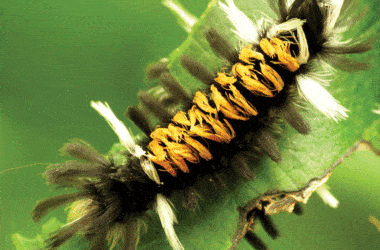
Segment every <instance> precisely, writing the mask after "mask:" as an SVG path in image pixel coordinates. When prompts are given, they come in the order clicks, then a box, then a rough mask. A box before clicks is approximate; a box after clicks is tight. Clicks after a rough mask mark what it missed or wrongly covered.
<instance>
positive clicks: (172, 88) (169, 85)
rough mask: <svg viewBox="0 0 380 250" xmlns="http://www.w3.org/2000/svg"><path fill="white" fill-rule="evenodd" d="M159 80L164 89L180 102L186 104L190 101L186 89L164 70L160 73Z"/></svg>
mask: <svg viewBox="0 0 380 250" xmlns="http://www.w3.org/2000/svg"><path fill="white" fill-rule="evenodd" d="M160 81H161V83H162V85H163V86H164V87H165V89H166V90H167V91H168V92H169V93H170V94H171V95H172V96H173V97H175V98H178V100H180V101H181V102H183V103H185V104H188V103H192V98H191V97H190V95H189V94H187V93H186V91H185V90H184V89H183V88H182V87H181V85H179V83H178V82H177V81H176V80H175V79H174V78H173V76H172V75H170V74H169V73H168V72H165V73H163V74H162V75H161V77H160Z"/></svg>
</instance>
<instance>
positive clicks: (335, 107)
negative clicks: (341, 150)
mask: <svg viewBox="0 0 380 250" xmlns="http://www.w3.org/2000/svg"><path fill="white" fill-rule="evenodd" d="M296 80H297V84H298V90H299V92H300V94H301V96H303V97H304V98H305V99H306V100H307V101H309V102H310V103H311V104H312V105H313V106H314V107H316V108H317V109H318V110H320V111H321V112H322V113H323V114H324V115H326V116H327V117H329V118H331V119H333V120H334V121H336V122H338V120H341V119H346V118H347V117H348V115H347V114H346V112H347V111H348V109H346V108H345V107H343V106H342V105H340V104H339V102H338V101H337V100H335V99H334V97H333V96H332V95H331V94H330V93H329V92H327V91H326V90H325V89H324V88H323V87H322V86H321V85H320V84H319V82H318V81H316V80H315V79H313V78H311V77H307V76H303V75H298V76H296Z"/></svg>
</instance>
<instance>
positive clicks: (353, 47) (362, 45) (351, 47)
mask: <svg viewBox="0 0 380 250" xmlns="http://www.w3.org/2000/svg"><path fill="white" fill-rule="evenodd" d="M374 42H375V39H373V38H372V39H368V40H365V41H362V42H358V43H354V44H343V45H338V46H334V44H333V45H330V46H329V45H327V46H324V48H323V53H326V54H355V53H364V52H367V51H369V50H371V49H372V45H373V43H374Z"/></svg>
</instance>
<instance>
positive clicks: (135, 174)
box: [32, 0, 373, 249]
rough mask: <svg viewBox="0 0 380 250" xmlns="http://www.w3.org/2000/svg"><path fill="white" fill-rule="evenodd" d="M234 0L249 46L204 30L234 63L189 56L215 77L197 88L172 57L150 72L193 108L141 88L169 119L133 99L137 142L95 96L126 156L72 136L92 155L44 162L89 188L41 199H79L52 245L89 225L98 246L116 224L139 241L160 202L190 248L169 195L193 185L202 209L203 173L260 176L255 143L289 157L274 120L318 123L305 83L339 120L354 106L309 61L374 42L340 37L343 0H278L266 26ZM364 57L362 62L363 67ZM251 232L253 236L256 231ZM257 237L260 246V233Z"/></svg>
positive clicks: (76, 152) (163, 215)
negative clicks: (250, 155) (121, 158)
mask: <svg viewBox="0 0 380 250" xmlns="http://www.w3.org/2000/svg"><path fill="white" fill-rule="evenodd" d="M226 3H227V4H225V3H222V2H219V3H218V4H219V6H220V8H221V9H222V10H223V11H224V12H225V13H226V15H227V17H228V18H229V19H230V20H231V22H232V24H233V25H234V28H235V30H234V32H235V33H236V34H237V35H238V36H239V38H240V39H241V41H242V42H243V43H244V44H243V46H242V47H241V48H240V49H239V50H236V49H235V48H234V46H232V45H231V44H229V43H228V42H227V41H226V39H224V38H223V37H222V36H221V35H220V34H218V32H217V31H216V30H215V29H213V28H211V29H209V30H208V31H207V32H206V33H205V36H206V38H207V40H208V42H209V44H210V47H211V48H212V49H213V50H214V52H215V53H216V54H218V55H220V56H221V57H223V58H224V59H226V60H227V61H228V62H229V63H230V67H228V68H223V69H221V70H220V71H219V72H217V73H216V74H213V73H211V72H209V71H208V70H207V69H206V67H205V66H204V65H202V64H201V63H199V62H197V61H196V60H195V59H194V58H191V57H190V56H188V55H182V56H181V63H182V66H183V67H184V68H186V69H187V70H188V72H189V73H190V74H191V75H193V76H194V77H196V78H198V79H200V80H201V81H203V82H204V83H205V84H206V86H207V87H206V88H205V89H204V90H200V91H198V92H197V93H196V94H195V95H194V97H190V95H189V94H188V93H187V92H186V91H184V90H183V89H182V88H181V86H180V84H178V83H177V82H176V80H175V79H174V78H173V77H172V76H171V74H170V70H169V69H168V67H167V65H166V63H165V62H163V63H159V64H157V65H155V66H153V67H152V68H151V69H150V72H149V74H151V76H152V77H160V78H161V82H162V84H163V85H164V87H166V89H167V90H168V92H170V93H171V94H172V95H173V96H174V97H177V99H179V100H181V102H182V103H183V105H184V107H185V108H184V111H177V112H176V113H175V114H174V115H172V114H171V113H170V111H168V110H167V109H166V108H165V107H164V106H162V105H161V104H160V103H157V101H155V100H154V98H153V97H152V96H150V95H149V94H147V93H145V92H142V93H140V95H139V98H140V100H141V102H142V104H143V105H144V107H145V108H146V109H147V110H149V111H150V113H152V114H154V115H155V116H156V117H157V118H158V119H159V120H160V121H161V124H160V126H158V127H156V128H155V129H154V130H153V129H151V125H150V124H149V122H148V120H149V119H148V118H147V117H146V116H144V114H143V112H142V110H141V109H140V108H139V107H136V106H132V107H129V108H128V111H127V116H128V117H129V118H130V119H131V120H132V121H134V122H135V124H136V125H137V126H138V127H139V128H140V129H141V130H142V131H143V132H144V133H145V134H146V135H147V136H148V137H149V138H150V139H149V140H145V141H141V142H140V143H135V142H134V141H133V139H132V137H131V135H130V134H129V132H128V130H127V128H126V127H125V126H124V125H123V123H122V122H121V121H120V120H118V118H116V116H115V115H114V114H113V113H112V111H111V109H110V107H109V106H108V105H107V104H103V103H101V102H92V103H91V105H92V107H93V108H95V109H96V110H97V111H98V112H99V113H100V114H101V115H102V116H103V117H104V118H105V119H106V120H107V122H108V123H109V124H110V126H111V127H112V128H113V130H114V131H115V133H116V134H117V135H118V137H119V139H120V142H121V144H122V145H123V146H124V147H125V154H126V155H127V162H126V163H124V164H122V165H118V164H115V162H114V161H113V160H112V159H109V158H107V157H105V156H103V155H101V154H99V153H98V152H97V151H96V150H95V149H93V148H92V147H91V146H90V145H88V144H87V143H85V142H83V141H79V140H77V141H73V142H71V143H69V144H66V145H65V146H64V148H63V149H62V150H63V151H64V152H66V153H68V154H70V155H72V156H73V157H75V158H78V159H82V160H85V161H86V162H87V163H81V162H76V161H69V162H66V163H63V164H57V165H55V166H54V167H53V168H50V169H49V170H47V171H46V172H45V176H46V177H47V179H48V180H49V182H50V183H52V184H56V185H61V186H66V187H75V188H77V189H79V190H80V191H79V192H77V193H72V194H64V195H59V196H55V197H52V198H50V199H47V200H44V201H41V202H40V203H39V204H38V205H37V206H36V207H35V208H34V210H33V213H32V217H33V219H34V220H35V221H37V220H39V219H41V218H42V217H43V216H44V215H45V214H46V213H47V212H48V211H49V210H51V209H54V208H56V207H58V206H61V205H63V204H68V203H73V202H74V204H75V206H73V209H72V212H71V215H72V219H71V221H70V222H69V223H68V224H66V225H65V226H64V227H62V228H61V229H60V230H58V231H57V232H56V233H55V234H54V235H53V236H52V237H51V238H50V239H49V240H48V242H47V247H48V248H50V249H53V248H56V247H59V246H60V245H62V244H63V243H64V242H65V241H66V240H68V239H69V238H71V237H72V236H73V235H74V234H75V233H77V232H81V233H83V234H84V235H85V236H86V237H87V238H88V239H89V240H90V244H91V247H92V248H93V249H104V248H106V246H107V244H106V241H107V239H108V238H109V237H112V236H110V235H112V233H113V232H116V231H117V232H119V234H118V235H119V236H118V237H116V238H117V240H120V238H122V240H121V243H120V244H121V245H120V247H121V249H135V248H136V247H137V244H138V240H139V232H140V230H141V227H142V223H143V222H142V221H143V218H144V216H145V215H146V212H147V211H148V210H149V209H153V208H154V209H155V210H156V211H157V213H158V215H159V217H160V220H161V223H162V225H163V228H164V231H165V233H166V235H167V238H168V240H169V243H170V245H171V246H172V247H173V249H184V248H183V246H182V244H181V242H180V240H179V239H178V237H177V236H176V234H175V231H174V226H173V224H174V223H175V222H176V217H175V214H174V211H173V209H172V205H171V203H170V201H169V199H168V197H170V196H171V195H172V194H173V193H174V192H176V191H179V190H190V192H188V194H189V199H188V200H187V201H186V202H187V203H186V206H187V207H188V208H189V209H193V208H194V207H196V203H197V201H196V194H195V191H194V190H193V189H192V187H193V186H194V185H195V184H196V183H197V182H198V181H199V180H200V179H202V178H204V177H208V178H209V177H210V176H212V175H213V174H215V173H218V172H220V171H223V170H225V169H235V170H237V171H238V172H239V171H240V173H241V175H243V176H245V177H247V178H254V171H252V170H251V169H250V168H249V167H247V164H245V162H244V160H242V159H241V158H240V157H238V156H239V154H240V153H241V152H252V151H253V149H252V148H253V145H256V146H258V147H259V148H260V150H261V151H263V152H265V153H266V154H267V155H268V156H269V157H270V158H271V159H272V160H273V161H275V162H280V161H281V158H282V157H281V153H280V151H279V149H278V148H277V146H276V142H275V139H274V138H273V136H272V134H271V132H270V131H269V130H268V127H270V125H271V123H272V120H275V119H276V117H278V116H281V117H282V118H283V119H284V120H286V121H287V122H288V123H289V124H290V125H291V126H292V127H293V128H294V129H296V130H297V131H298V132H299V133H301V134H307V133H308V132H309V131H310V129H311V128H310V127H309V125H308V123H307V121H306V120H305V119H304V118H303V117H302V116H301V115H300V114H299V113H298V111H297V108H296V106H295V105H294V104H293V99H295V98H296V96H297V95H296V94H297V91H298V92H299V93H300V95H301V96H303V97H304V98H305V99H306V100H308V101H309V102H310V103H311V104H312V105H314V106H315V107H316V108H317V109H319V110H320V111H321V112H322V113H324V114H325V115H326V116H328V117H330V118H332V119H334V120H336V121H337V120H339V119H343V118H345V117H346V116H347V114H346V111H347V109H345V108H344V107H342V106H341V105H340V104H339V103H338V102H337V101H335V99H334V98H333V97H332V96H331V95H330V94H329V93H328V92H327V91H326V90H325V89H324V88H323V87H321V86H320V85H319V84H318V81H317V80H316V79H315V78H313V77H311V76H310V75H312V73H313V64H310V63H323V62H324V61H325V62H327V63H329V64H331V65H332V66H336V67H339V68H343V69H346V70H349V69H352V68H353V67H354V66H353V65H352V64H350V63H346V64H342V62H343V61H344V62H348V61H347V59H345V58H344V57H342V56H343V55H344V54H352V53H362V52H366V51H368V50H370V49H371V44H372V42H373V41H372V40H368V41H361V42H355V43H352V42H351V43H349V42H340V41H339V40H337V39H338V38H337V36H336V33H335V29H336V27H335V26H336V23H337V19H338V17H339V13H340V12H341V9H342V6H343V4H344V1H317V0H295V1H292V2H291V3H287V2H286V1H285V0H279V1H278V2H277V3H273V4H272V5H273V8H274V10H276V11H277V13H278V17H279V18H278V20H277V21H276V22H274V23H272V25H271V27H269V28H265V29H264V30H259V29H258V28H257V27H256V26H255V25H254V24H253V23H252V22H251V21H250V20H249V19H248V18H247V17H246V16H245V15H244V13H243V12H241V11H240V10H239V9H238V8H237V7H236V6H235V4H234V2H233V1H232V0H227V1H226ZM325 64H326V63H325ZM365 66H366V64H359V63H358V64H356V67H357V68H358V69H362V68H364V67H365ZM120 232H121V233H120ZM247 237H248V238H250V239H252V238H254V236H253V235H252V233H248V232H247ZM111 241H112V240H111ZM253 246H254V247H260V246H259V243H257V240H256V243H253ZM111 248H112V247H111Z"/></svg>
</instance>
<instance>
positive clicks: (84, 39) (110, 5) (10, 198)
mask: <svg viewBox="0 0 380 250" xmlns="http://www.w3.org/2000/svg"><path fill="white" fill-rule="evenodd" d="M182 3H183V5H184V6H185V7H186V8H187V9H188V10H189V11H190V12H191V13H193V14H194V15H196V16H200V15H201V13H202V12H203V11H204V10H205V9H206V7H207V4H208V1H207V0H197V1H191V2H185V1H182ZM368 4H369V6H370V10H369V12H370V13H371V14H372V15H373V16H374V17H375V16H377V15H376V14H374V13H380V12H379V11H378V6H379V4H378V3H370V2H369V3H368ZM0 24H1V25H0V70H1V72H0V74H1V75H0V84H1V85H0V87H1V88H0V105H1V106H0V110H1V113H0V136H1V138H0V147H1V148H0V157H1V158H0V172H1V174H0V249H15V246H14V245H13V244H12V238H11V237H12V236H11V235H12V234H14V233H20V234H21V235H23V236H25V237H29V238H33V237H35V236H36V235H37V234H39V233H40V232H41V225H42V224H43V223H45V222H46V221H47V219H44V220H43V221H42V222H40V223H38V224H34V223H33V222H32V220H31V218H30V211H31V210H32V208H33V206H34V204H35V203H36V201H37V200H40V199H43V198H45V197H50V196H51V195H52V192H51V191H52V187H49V186H46V185H45V180H44V179H43V178H42V177H41V173H42V172H43V171H44V170H45V168H46V166H47V164H48V163H56V162H63V161H65V160H67V159H68V158H66V157H62V156H59V154H58V150H59V149H60V148H61V147H62V145H63V143H65V142H67V141H68V140H69V139H71V138H81V139H84V140H86V141H88V142H89V143H90V144H92V145H93V146H94V147H95V148H96V149H98V150H99V152H101V153H106V152H107V151H108V150H109V149H110V147H111V146H112V144H113V143H114V142H116V141H117V137H116V136H115V135H114V133H113V131H112V130H111V129H110V128H109V126H108V125H107V123H106V122H105V121H104V120H103V118H101V117H100V116H99V115H98V114H97V113H96V112H95V111H94V110H92V109H91V108H90V101H91V100H101V101H107V102H108V103H109V104H110V106H111V107H112V109H113V111H114V112H115V114H117V116H118V117H119V118H122V114H124V112H125V109H126V107H127V106H129V105H132V104H137V98H136V94H137V92H138V90H140V89H148V88H149V87H151V86H152V85H151V84H150V83H147V82H146V81H145V80H144V70H145V68H146V66H147V65H148V64H149V63H150V62H154V61H156V60H158V59H160V58H162V57H166V56H168V55H169V53H170V52H171V51H172V50H174V49H175V48H176V47H178V46H179V45H180V44H181V43H182V42H183V41H184V40H185V38H186V37H187V34H186V33H185V32H184V31H183V30H182V29H181V28H180V27H179V26H178V25H177V22H176V19H175V17H174V16H172V14H171V13H170V11H169V10H167V9H166V8H165V7H164V6H162V5H161V3H160V1H158V0H154V1H153V0H144V1H119V0H92V1H83V0H28V1H21V0H12V1H10V0H2V1H0ZM364 25H365V24H364ZM377 44H378V43H377ZM375 49H376V50H377V51H379V48H375ZM379 102H380V100H379ZM122 120H123V121H124V122H125V124H126V125H127V126H128V127H132V131H133V133H134V134H137V133H138V130H137V129H136V128H135V127H134V125H133V124H132V123H131V122H129V121H128V120H127V119H122ZM35 163H43V164H41V165H32V166H30V167H23V166H29V165H30V164H35ZM379 163H380V160H379V159H378V158H377V157H376V156H375V155H374V154H373V153H371V152H369V151H361V152H357V153H356V154H355V155H354V156H352V159H350V160H346V161H345V163H344V164H343V165H341V166H339V167H338V168H337V169H336V170H335V171H334V174H333V176H332V177H331V179H330V181H329V182H328V184H329V186H330V187H331V188H332V189H331V192H332V193H333V194H334V195H335V196H336V197H337V198H338V199H339V201H340V207H339V208H338V209H332V208H330V207H328V206H326V205H325V204H324V203H323V202H322V201H321V200H320V199H319V197H318V196H316V195H313V196H312V198H311V200H310V201H309V203H308V205H307V206H306V207H304V208H305V215H304V216H301V217H296V216H294V215H288V214H279V215H275V216H274V217H273V219H274V221H275V223H276V224H277V225H278V227H279V229H280V233H281V235H282V236H283V237H281V238H280V239H279V240H276V241H275V242H272V240H270V239H268V237H267V236H265V233H263V232H262V231H263V230H261V229H259V232H258V233H259V234H260V235H262V236H263V239H264V240H265V241H266V242H267V243H269V244H268V245H269V246H270V247H271V249H309V250H311V249H379V248H380V233H379V232H378V230H377V228H376V227H375V226H374V225H372V224H371V223H370V222H369V220H368V217H369V216H370V215H372V216H374V217H376V218H377V219H380V192H379V188H380V170H379ZM12 168H15V169H14V170H9V171H7V170H8V169H12ZM61 192H64V191H61ZM55 193H57V192H55ZM62 210H63V209H61V210H57V211H56V212H54V213H52V216H57V217H58V218H59V219H60V220H61V221H62V222H64V220H65V218H64V213H62ZM148 233H149V231H148ZM216 240H217V239H216ZM62 249H77V247H75V246H74V245H73V244H71V245H70V244H69V245H67V246H64V247H62ZM239 249H250V248H249V247H248V245H247V244H246V243H245V242H244V243H242V244H241V245H240V247H239Z"/></svg>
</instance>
